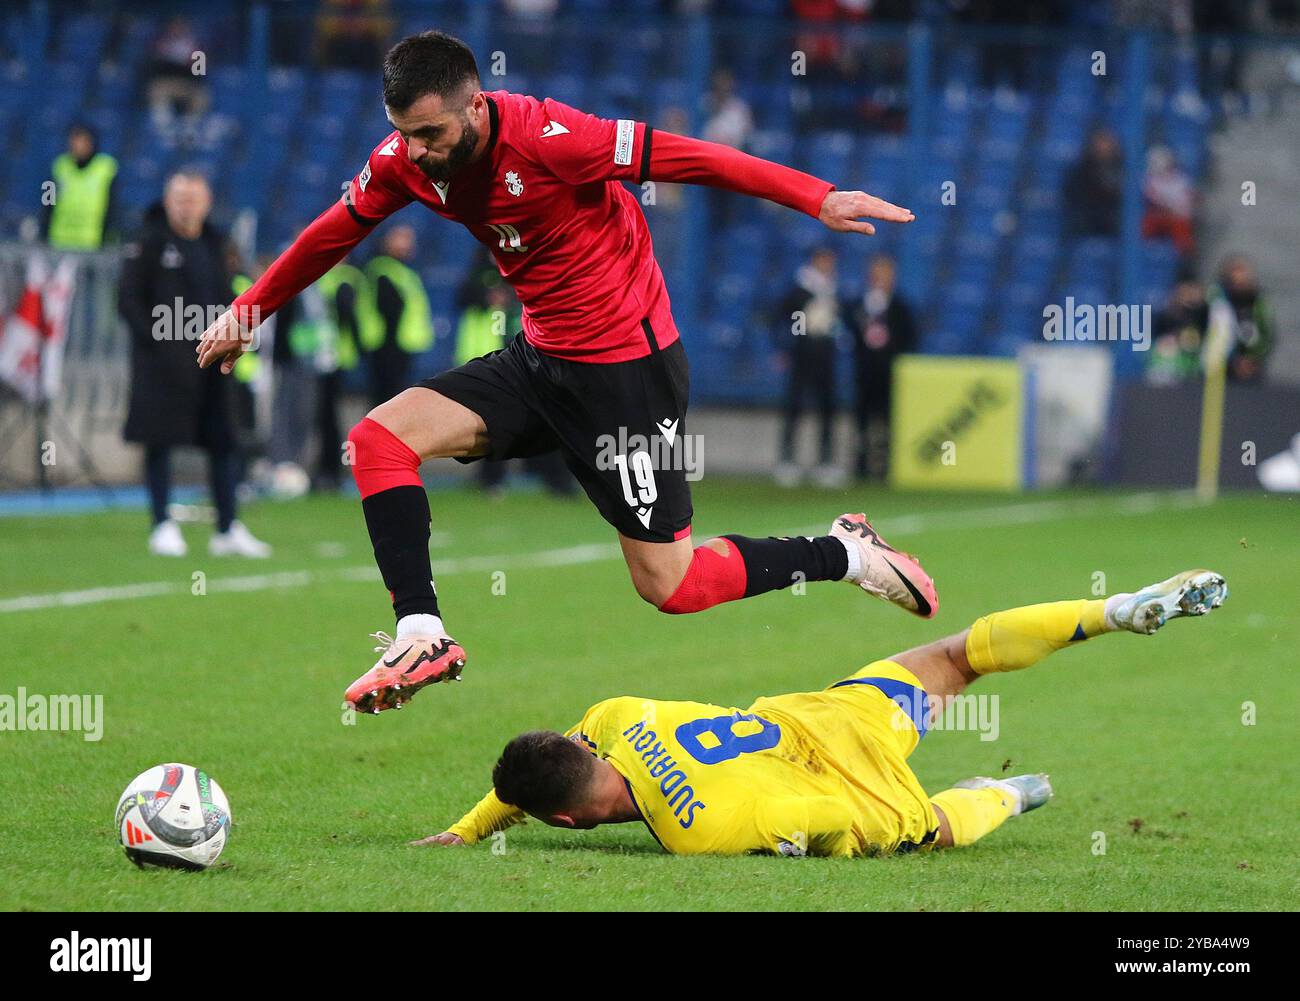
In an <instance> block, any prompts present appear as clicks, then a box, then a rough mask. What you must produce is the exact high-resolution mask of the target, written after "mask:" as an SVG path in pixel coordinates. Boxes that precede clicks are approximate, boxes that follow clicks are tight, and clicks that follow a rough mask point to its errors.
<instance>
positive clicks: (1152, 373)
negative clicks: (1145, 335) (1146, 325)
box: [1146, 273, 1209, 386]
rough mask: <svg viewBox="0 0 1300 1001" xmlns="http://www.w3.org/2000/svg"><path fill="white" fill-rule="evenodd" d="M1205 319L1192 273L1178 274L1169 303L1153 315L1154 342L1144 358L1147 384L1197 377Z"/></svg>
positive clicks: (1200, 293)
mask: <svg viewBox="0 0 1300 1001" xmlns="http://www.w3.org/2000/svg"><path fill="white" fill-rule="evenodd" d="M1208 316H1209V307H1208V306H1207V305H1206V302H1205V289H1204V288H1203V287H1202V286H1201V283H1200V282H1199V281H1197V279H1196V276H1195V275H1194V274H1186V273H1185V274H1183V275H1181V276H1180V277H1179V279H1178V284H1177V285H1175V286H1174V290H1173V292H1172V293H1171V294H1170V296H1169V302H1168V303H1167V304H1166V305H1165V307H1164V309H1162V310H1161V311H1160V312H1159V313H1158V314H1157V315H1156V324H1155V326H1156V330H1155V342H1154V343H1153V344H1152V346H1151V353H1150V355H1149V356H1148V358H1147V369H1146V379H1147V382H1149V383H1151V384H1152V385H1156V386H1170V385H1175V384H1177V383H1180V382H1185V381H1187V380H1188V379H1194V378H1196V377H1197V376H1198V375H1199V374H1200V371H1201V349H1202V345H1203V344H1204V341H1205V327H1206V322H1207V319H1208Z"/></svg>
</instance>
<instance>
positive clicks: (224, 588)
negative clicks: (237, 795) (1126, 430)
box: [0, 491, 1199, 614]
mask: <svg viewBox="0 0 1300 1001" xmlns="http://www.w3.org/2000/svg"><path fill="white" fill-rule="evenodd" d="M1198 503H1199V501H1198V500H1197V499H1196V496H1195V494H1194V493H1193V492H1191V491H1177V492H1166V493H1142V494H1131V495H1128V496H1125V497H1118V498H1087V499H1080V500H1048V501H1026V502H1024V503H1019V504H999V505H994V506H990V507H983V508H969V509H966V510H960V511H924V512H920V513H917V514H904V515H899V516H897V517H893V518H882V519H881V520H879V521H876V522H873V524H874V525H875V527H876V528H877V529H879V530H880V531H881V533H882V534H886V535H911V534H914V533H917V532H922V531H924V532H940V531H959V530H960V531H966V530H969V529H974V528H994V527H997V526H1000V525H1024V524H1028V523H1031V522H1044V521H1056V520H1061V519H1066V518H1072V517H1096V516H1098V515H1100V514H1106V515H1112V516H1120V517H1122V516H1126V515H1140V514H1151V513H1153V512H1155V511H1160V510H1169V509H1181V508H1188V507H1194V506H1196V505H1197V504H1198ZM826 528H827V523H826V522H822V523H821V524H819V525H815V526H811V527H806V528H804V529H802V530H800V531H799V532H798V533H797V534H800V535H815V534H819V533H822V532H825V531H826ZM700 538H709V536H707V535H701V536H700ZM621 557H622V552H621V550H620V548H619V546H618V545H616V544H613V543H587V544H584V545H579V546H568V547H566V548H563V549H544V550H541V551H540V552H533V553H512V554H502V555H497V556H468V557H464V558H456V557H451V558H448V559H441V560H434V561H433V573H434V576H435V577H447V576H453V575H456V574H464V573H489V572H491V571H494V570H527V569H537V568H542V567H562V566H574V565H578V564H582V563H597V562H600V561H602V560H613V559H620V558H621ZM379 580H380V578H379V571H378V570H377V569H376V568H375V567H374V566H373V565H369V566H359V567H342V568H334V569H329V570H290V571H281V572H279V573H265V574H246V575H242V576H238V577H219V578H210V579H209V580H208V581H207V584H206V586H207V591H208V593H209V594H220V593H222V592H244V593H247V592H250V591H270V590H289V589H293V588H303V587H311V586H312V585H314V584H322V583H329V582H337V581H350V582H363V583H376V584H377V583H379ZM190 587H191V586H190V584H188V583H183V582H179V581H148V582H144V583H140V584H122V585H118V586H115V587H93V588H87V589H84V590H79V591H56V592H53V593H49V594H27V595H20V596H18V597H15V598H3V599H0V614H4V613H7V612H32V611H40V610H42V609H48V608H72V607H76V606H80V605H99V604H103V603H105V602H109V601H130V600H135V599H139V598H157V597H163V596H167V595H177V594H186V593H188V592H189V591H190Z"/></svg>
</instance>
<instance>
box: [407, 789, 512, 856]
mask: <svg viewBox="0 0 1300 1001" xmlns="http://www.w3.org/2000/svg"><path fill="white" fill-rule="evenodd" d="M525 817H526V815H525V813H524V811H523V810H520V809H519V808H518V807H514V806H507V805H506V804H505V803H502V802H501V800H499V799H497V794H496V791H495V790H489V791H488V794H487V795H486V796H484V797H483V798H482V799H481V800H479V801H478V803H477V804H476V805H475V806H474V809H472V810H470V811H469V813H467V814H465V816H463V817H461V818H460V820H458V821H456V823H454V824H452V826H451V827H449V828H448V829H447V830H445V831H443V832H442V833H441V834H435V835H434V836H433V837H430V838H424V839H423V840H421V841H413V842H412V844H416V845H428V844H438V845H472V844H475V843H476V842H479V841H482V840H483V839H484V838H486V837H487V836H488V835H490V834H493V833H495V832H497V831H504V830H505V829H506V828H507V827H513V826H514V825H515V824H518V823H520V822H522V821H523V820H524V819H525Z"/></svg>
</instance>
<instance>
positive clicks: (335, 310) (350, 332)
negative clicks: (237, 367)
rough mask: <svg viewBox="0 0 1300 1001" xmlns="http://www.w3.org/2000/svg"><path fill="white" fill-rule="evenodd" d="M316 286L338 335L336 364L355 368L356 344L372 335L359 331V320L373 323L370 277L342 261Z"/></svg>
mask: <svg viewBox="0 0 1300 1001" xmlns="http://www.w3.org/2000/svg"><path fill="white" fill-rule="evenodd" d="M316 287H317V288H318V289H320V293H321V295H322V296H324V298H325V308H326V309H327V310H328V311H329V314H330V319H332V320H333V321H334V330H335V332H336V333H337V334H338V342H337V344H336V346H335V350H336V352H337V354H338V367H339V368H340V369H342V370H343V371H345V372H350V371H352V370H353V369H354V368H356V367H357V359H358V351H359V345H360V344H362V343H363V342H365V341H367V340H373V334H372V335H371V337H370V338H369V339H367V338H363V336H362V333H361V325H362V323H369V322H373V320H374V317H375V315H376V314H375V309H374V305H373V296H374V292H373V290H372V289H371V287H370V280H369V279H368V278H367V277H366V275H365V272H363V271H362V270H361V269H360V268H358V267H356V266H354V265H351V264H349V263H348V262H347V261H343V262H342V263H340V264H336V265H334V267H332V268H330V270H329V271H327V272H325V274H324V275H322V276H321V278H320V280H319V281H317V282H316ZM236 364H238V363H236Z"/></svg>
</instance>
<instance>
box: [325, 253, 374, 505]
mask: <svg viewBox="0 0 1300 1001" xmlns="http://www.w3.org/2000/svg"><path fill="white" fill-rule="evenodd" d="M316 287H317V288H318V289H319V290H320V294H321V298H322V299H323V301H324V303H325V312H326V315H327V316H328V319H329V327H328V328H327V329H328V330H329V331H330V332H331V333H332V334H333V336H334V338H335V340H334V343H333V345H332V347H331V350H330V351H329V352H328V353H327V354H326V355H325V356H324V357H322V359H321V364H320V365H319V366H318V370H319V371H318V374H317V380H316V430H317V432H318V434H319V437H320V454H319V458H318V460H317V465H316V474H315V477H314V480H315V486H316V488H317V489H323V490H334V489H337V488H338V487H339V486H340V485H341V480H342V468H341V467H342V462H341V456H342V453H341V451H340V449H341V447H342V442H343V432H342V428H341V426H340V424H339V412H338V411H339V403H340V401H341V399H342V395H343V373H345V372H350V371H352V370H353V369H354V368H356V367H357V362H358V360H359V359H360V356H361V349H360V344H361V322H362V321H361V318H362V316H366V315H372V314H373V308H372V307H370V306H369V305H368V303H369V301H370V297H371V295H372V294H373V292H372V290H371V288H370V282H369V281H368V280H367V279H366V276H365V274H364V272H362V270H361V269H360V268H358V267H356V266H355V265H353V264H349V263H348V261H347V260H346V259H345V260H343V261H342V262H340V263H339V264H336V265H334V267H332V268H331V269H330V270H329V271H327V272H326V273H325V274H324V275H323V276H322V277H321V279H320V281H318V282H317V283H316Z"/></svg>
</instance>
